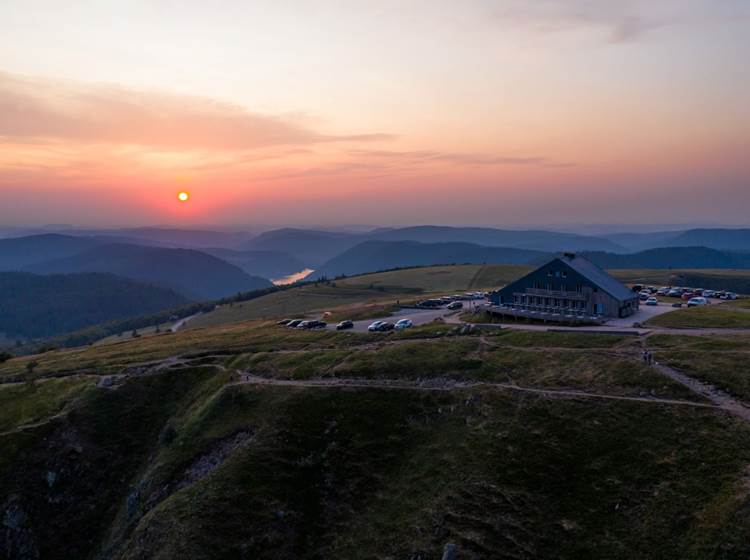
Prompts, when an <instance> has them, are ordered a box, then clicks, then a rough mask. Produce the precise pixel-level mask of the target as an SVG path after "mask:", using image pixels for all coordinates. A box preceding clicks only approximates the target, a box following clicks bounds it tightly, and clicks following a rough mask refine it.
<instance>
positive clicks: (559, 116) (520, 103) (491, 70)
mask: <svg viewBox="0 0 750 560" xmlns="http://www.w3.org/2000/svg"><path fill="white" fill-rule="evenodd" d="M0 35H1V36H2V40H0V225H23V224H44V223H72V224H79V225H88V226H100V225H110V224H112V225H145V224H174V225H186V224H233V225H243V224H267V225H312V224H316V225H321V224H323V225H325V224H330V225H340V224H374V225H397V224H417V223H418V224H423V223H441V224H481V225H495V226H504V225H506V226H519V225H523V224H528V225H545V224H556V225H557V224H562V225H564V224H581V223H586V224H620V223H622V224H633V223H645V224H657V223H669V224H676V223H685V224H691V223H701V224H706V223H717V224H749V223H750V2H748V1H746V0H658V1H654V0H644V1H629V0H619V1H606V0H591V1H585V0H526V1H520V0H519V1H516V0H496V1H489V0H484V1H483V0H460V1H457V0H425V1H422V0H370V1H363V0H341V1H326V0H308V1H302V0H299V1H288V2H286V1H280V0H275V1H274V0H269V1H251V0H245V1H229V0H217V1H214V2H205V1H202V0H180V1H177V0H174V1H171V0H159V1H155V0H154V1H150V2H147V1H143V0H128V1H127V2H125V1H107V0H91V1H87V2H86V1H71V2H60V1H58V0H49V1H39V0H4V1H3V2H0ZM183 190H184V191H188V192H190V195H191V197H190V201H189V202H186V203H180V202H179V201H178V200H177V198H176V197H177V193H178V192H180V191H183Z"/></svg>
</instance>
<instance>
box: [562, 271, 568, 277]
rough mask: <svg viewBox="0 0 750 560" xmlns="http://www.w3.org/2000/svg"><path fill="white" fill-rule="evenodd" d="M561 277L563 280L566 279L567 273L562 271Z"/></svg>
mask: <svg viewBox="0 0 750 560" xmlns="http://www.w3.org/2000/svg"><path fill="white" fill-rule="evenodd" d="M562 277H563V278H567V277H568V273H567V272H565V271H564V270H563V271H562Z"/></svg>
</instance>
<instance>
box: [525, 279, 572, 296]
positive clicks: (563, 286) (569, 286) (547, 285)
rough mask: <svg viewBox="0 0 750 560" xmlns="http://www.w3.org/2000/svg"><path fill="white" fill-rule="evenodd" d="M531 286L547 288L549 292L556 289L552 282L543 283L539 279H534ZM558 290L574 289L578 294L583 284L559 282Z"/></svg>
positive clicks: (541, 288) (539, 288)
mask: <svg viewBox="0 0 750 560" xmlns="http://www.w3.org/2000/svg"><path fill="white" fill-rule="evenodd" d="M533 288H534V289H535V290H547V291H549V292H552V291H556V290H555V285H554V284H553V283H552V282H547V283H543V282H541V281H539V280H535V281H534V283H533ZM559 291H561V292H568V291H575V292H578V293H579V294H580V293H581V292H582V291H583V284H575V285H572V284H559Z"/></svg>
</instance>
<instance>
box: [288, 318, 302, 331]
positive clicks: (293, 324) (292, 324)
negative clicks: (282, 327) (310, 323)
mask: <svg viewBox="0 0 750 560" xmlns="http://www.w3.org/2000/svg"><path fill="white" fill-rule="evenodd" d="M301 322H302V319H293V320H291V321H289V322H288V323H287V324H286V326H287V327H289V328H290V329H296V328H297V327H299V324H300V323H301Z"/></svg>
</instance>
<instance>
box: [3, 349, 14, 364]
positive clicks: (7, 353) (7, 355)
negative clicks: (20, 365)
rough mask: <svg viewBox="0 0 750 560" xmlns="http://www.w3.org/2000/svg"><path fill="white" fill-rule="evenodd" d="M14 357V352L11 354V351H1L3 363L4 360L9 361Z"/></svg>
mask: <svg viewBox="0 0 750 560" xmlns="http://www.w3.org/2000/svg"><path fill="white" fill-rule="evenodd" d="M12 357H13V354H11V353H10V352H0V364H2V363H3V362H7V361H8V360H10V359H11V358H12Z"/></svg>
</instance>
